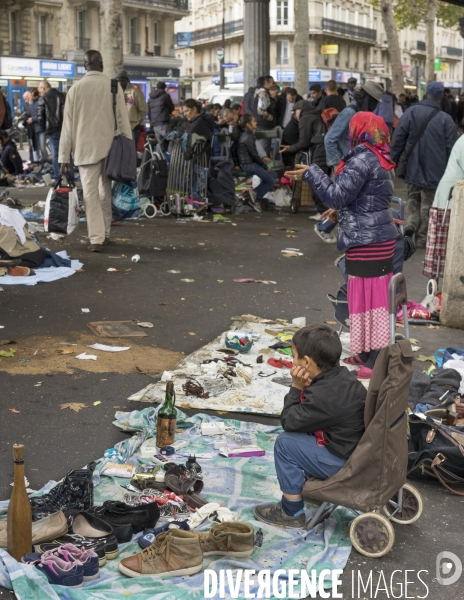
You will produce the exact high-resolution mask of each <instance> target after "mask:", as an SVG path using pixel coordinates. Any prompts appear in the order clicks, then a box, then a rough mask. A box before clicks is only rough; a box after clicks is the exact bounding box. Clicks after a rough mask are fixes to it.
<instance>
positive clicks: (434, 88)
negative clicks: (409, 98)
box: [425, 81, 445, 100]
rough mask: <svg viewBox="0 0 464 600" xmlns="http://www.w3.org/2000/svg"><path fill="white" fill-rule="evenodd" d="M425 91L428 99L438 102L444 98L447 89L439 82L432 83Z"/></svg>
mask: <svg viewBox="0 0 464 600" xmlns="http://www.w3.org/2000/svg"><path fill="white" fill-rule="evenodd" d="M425 91H426V92H427V98H432V99H433V100H438V98H441V97H442V96H443V94H444V92H445V88H444V85H443V84H442V83H440V82H439V81H431V82H430V83H429V84H428V86H427V88H426V90H425Z"/></svg>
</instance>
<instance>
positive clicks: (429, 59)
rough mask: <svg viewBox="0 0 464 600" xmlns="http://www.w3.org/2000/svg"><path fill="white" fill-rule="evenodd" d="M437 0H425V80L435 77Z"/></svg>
mask: <svg viewBox="0 0 464 600" xmlns="http://www.w3.org/2000/svg"><path fill="white" fill-rule="evenodd" d="M437 5H438V0H427V16H426V18H425V25H426V27H427V31H426V34H425V43H426V55H425V80H426V81H427V82H429V81H432V80H433V79H435V77H436V76H435V68H434V67H435V22H436V19H437Z"/></svg>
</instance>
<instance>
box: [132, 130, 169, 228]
mask: <svg viewBox="0 0 464 600" xmlns="http://www.w3.org/2000/svg"><path fill="white" fill-rule="evenodd" d="M167 179H168V167H167V160H166V156H165V155H164V153H163V151H162V150H161V147H160V146H159V145H158V144H157V140H156V137H155V135H154V133H153V132H148V133H147V135H146V139H145V145H144V149H143V156H142V164H141V166H140V173H139V176H138V179H137V186H138V190H139V194H140V197H141V202H140V203H141V208H142V211H143V213H144V215H145V216H146V217H148V218H150V219H151V218H153V217H155V216H156V215H157V213H158V211H159V212H160V213H161V214H162V215H164V216H167V215H169V214H171V209H170V206H169V204H168V202H167V201H166V185H167Z"/></svg>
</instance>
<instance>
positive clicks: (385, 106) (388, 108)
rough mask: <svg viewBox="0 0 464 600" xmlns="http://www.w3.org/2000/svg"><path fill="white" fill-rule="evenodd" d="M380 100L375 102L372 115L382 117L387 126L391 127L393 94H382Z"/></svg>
mask: <svg viewBox="0 0 464 600" xmlns="http://www.w3.org/2000/svg"><path fill="white" fill-rule="evenodd" d="M381 100H382V102H379V103H378V104H377V108H376V109H375V110H374V115H377V116H378V117H382V119H383V120H384V121H385V123H386V124H387V126H388V127H393V121H394V118H395V111H394V109H393V96H392V95H391V94H387V93H386V92H385V94H382V98H381Z"/></svg>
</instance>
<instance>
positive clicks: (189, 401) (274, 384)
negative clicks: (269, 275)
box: [129, 315, 369, 416]
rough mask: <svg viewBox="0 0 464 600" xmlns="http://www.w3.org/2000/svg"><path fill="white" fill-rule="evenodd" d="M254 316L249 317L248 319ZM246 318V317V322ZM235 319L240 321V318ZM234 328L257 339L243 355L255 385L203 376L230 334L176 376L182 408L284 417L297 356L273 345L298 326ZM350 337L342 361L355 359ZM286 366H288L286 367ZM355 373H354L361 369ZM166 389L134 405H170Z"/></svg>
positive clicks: (150, 388) (243, 324)
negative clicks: (197, 391)
mask: <svg viewBox="0 0 464 600" xmlns="http://www.w3.org/2000/svg"><path fill="white" fill-rule="evenodd" d="M250 316H251V315H246V317H250ZM246 317H243V319H245V318H246ZM234 319H237V318H236V317H234ZM256 321H258V322H256ZM234 324H235V325H234V326H236V327H237V330H238V331H241V332H246V333H248V334H252V335H253V336H254V338H255V339H254V343H253V346H252V347H251V350H249V352H247V353H246V354H239V355H238V356H237V358H238V359H239V360H240V361H241V362H242V363H243V365H246V366H247V367H249V368H250V369H251V370H252V375H251V378H252V379H251V383H248V382H246V381H245V380H244V379H243V378H242V377H240V376H238V377H231V378H230V380H227V379H224V378H221V380H220V382H218V379H217V375H216V374H213V375H211V376H210V375H208V374H205V373H204V372H203V371H202V363H203V362H204V361H209V360H211V359H212V358H214V357H217V356H219V355H220V354H218V350H219V349H220V348H224V344H225V337H226V335H227V333H228V332H227V331H226V332H224V333H221V335H219V336H218V337H217V338H216V339H215V340H213V341H212V342H209V343H208V344H206V345H205V346H203V347H201V348H199V349H198V350H195V351H194V352H192V354H189V355H188V356H186V357H185V358H183V359H182V360H181V361H180V362H179V363H178V364H177V366H176V367H175V369H174V370H173V371H172V372H171V377H172V379H173V381H174V388H175V391H176V405H177V406H179V407H181V408H196V409H200V410H202V409H203V410H205V409H207V410H222V411H227V412H239V413H241V412H246V413H253V414H262V415H269V416H280V414H281V412H282V409H283V406H284V398H285V394H286V393H287V392H288V387H287V386H289V385H290V383H291V378H290V368H289V367H291V366H292V356H291V354H290V355H285V354H282V353H280V352H278V350H274V349H272V348H269V346H272V345H275V344H276V343H279V341H280V340H285V339H286V336H287V337H290V338H291V336H292V335H293V333H294V332H295V331H297V329H298V327H295V326H294V325H292V324H291V323H285V322H276V321H267V320H265V319H260V318H259V317H254V320H252V321H250V320H242V321H238V320H235V321H234ZM349 335H350V334H349V333H343V334H342V336H341V341H342V346H343V354H342V360H343V358H346V357H347V356H349V343H350V341H349V340H350V338H349ZM276 336H280V337H276ZM282 336H283V337H282ZM222 356H224V355H222ZM259 356H262V358H263V362H262V363H258V362H257V359H258V357H259ZM268 359H277V360H279V359H281V360H282V361H285V363H287V364H288V365H289V366H288V367H287V366H283V368H279V367H276V366H271V365H270V364H268V362H267V361H268ZM274 364H275V363H274ZM281 364H282V365H284V363H283V362H282V363H281ZM344 366H346V365H344ZM349 368H351V369H354V368H355V367H349ZM187 378H193V379H195V380H196V381H198V382H199V383H200V384H201V385H202V386H203V387H204V389H205V391H207V392H209V397H208V398H206V399H204V398H196V397H195V396H191V395H187V394H186V392H185V391H184V390H183V387H182V386H183V385H184V384H185V382H186V381H187ZM363 383H364V382H363ZM368 384H369V382H366V383H365V385H366V387H367V385H368ZM165 390H166V384H165V383H164V382H163V381H159V382H157V383H150V384H149V385H147V386H146V387H145V388H143V390H140V392H137V393H136V394H132V396H130V397H129V400H135V401H138V402H153V403H160V402H163V401H164V397H165Z"/></svg>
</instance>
